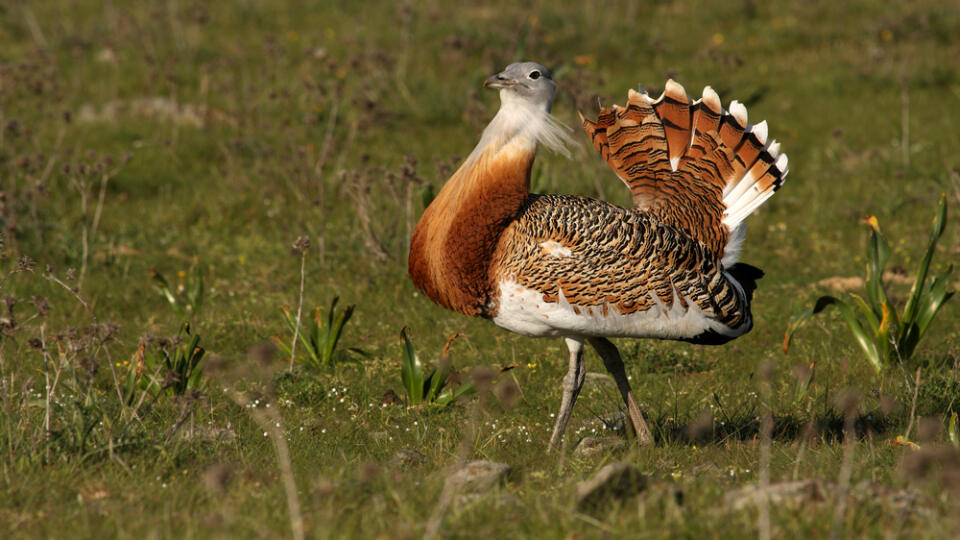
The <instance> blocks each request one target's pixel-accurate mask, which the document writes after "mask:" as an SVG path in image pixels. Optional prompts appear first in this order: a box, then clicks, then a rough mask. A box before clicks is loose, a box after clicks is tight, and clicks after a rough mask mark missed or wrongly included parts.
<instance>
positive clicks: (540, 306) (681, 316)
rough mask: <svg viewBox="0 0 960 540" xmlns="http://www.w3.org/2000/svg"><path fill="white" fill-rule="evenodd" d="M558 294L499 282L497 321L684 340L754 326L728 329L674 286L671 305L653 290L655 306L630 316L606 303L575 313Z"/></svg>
mask: <svg viewBox="0 0 960 540" xmlns="http://www.w3.org/2000/svg"><path fill="white" fill-rule="evenodd" d="M558 297H559V301H558V302H545V301H544V300H543V295H542V294H541V293H539V292H537V291H535V290H533V289H528V288H526V287H524V286H522V285H520V284H519V283H517V282H516V281H515V280H509V279H508V280H504V281H501V282H500V298H499V303H498V304H499V309H498V311H497V315H496V317H494V318H493V323H494V324H496V325H497V326H499V327H501V328H505V329H507V330H510V331H512V332H516V333H518V334H522V335H525V336H533V337H544V336H569V335H577V336H599V337H634V338H662V339H685V338H692V337H695V336H698V335H700V334H702V333H703V332H705V331H707V330H713V331H714V332H717V333H719V334H723V335H727V336H737V335H740V334H742V333H744V332H745V331H746V330H748V329H749V328H750V325H744V326H743V327H741V328H738V329H731V328H728V327H727V326H725V325H724V324H722V323H720V322H719V321H717V320H715V319H712V318H710V317H708V316H707V315H706V314H705V313H704V312H703V310H701V309H700V308H699V307H697V305H696V304H694V303H693V302H692V301H690V300H686V304H687V307H684V306H682V305H681V302H680V297H679V295H678V294H677V291H676V289H674V291H673V305H672V306H670V307H668V306H667V305H666V304H664V303H662V302H660V300H659V299H658V298H657V296H656V295H654V294H653V293H651V298H653V300H654V302H655V305H654V306H653V307H652V308H650V309H648V310H646V311H636V312H634V313H630V314H628V315H622V314H620V313H619V312H617V310H616V309H615V308H614V307H613V306H610V305H608V306H607V310H606V312H607V314H606V315H604V314H603V311H604V310H603V307H602V306H601V307H594V308H591V309H587V308H584V307H580V308H579V310H580V313H577V312H575V311H574V310H573V306H571V305H570V302H568V301H567V298H566V297H565V296H564V295H563V293H562V292H561V293H560V294H559V295H558Z"/></svg>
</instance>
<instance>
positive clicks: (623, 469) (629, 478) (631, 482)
mask: <svg viewBox="0 0 960 540" xmlns="http://www.w3.org/2000/svg"><path fill="white" fill-rule="evenodd" d="M646 488H647V477H646V476H644V475H643V473H641V472H640V469H638V468H637V467H636V466H635V465H632V464H630V463H623V462H616V463H611V464H609V465H607V466H605V467H603V468H602V469H600V470H599V471H597V474H595V475H594V476H593V478H591V479H590V480H586V481H584V482H579V483H577V492H576V496H575V499H574V501H575V503H574V504H575V507H576V508H577V510H580V511H583V512H594V511H597V510H600V509H601V508H602V507H603V506H604V505H607V504H610V503H614V502H623V501H626V500H628V499H630V498H631V497H634V496H636V495H638V494H640V492H642V491H643V490H645V489H646Z"/></svg>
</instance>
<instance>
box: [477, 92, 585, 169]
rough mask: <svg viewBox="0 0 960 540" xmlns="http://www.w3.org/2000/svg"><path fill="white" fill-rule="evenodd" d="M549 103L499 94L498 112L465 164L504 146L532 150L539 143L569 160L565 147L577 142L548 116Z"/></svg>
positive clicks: (556, 121)
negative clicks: (538, 102)
mask: <svg viewBox="0 0 960 540" xmlns="http://www.w3.org/2000/svg"><path fill="white" fill-rule="evenodd" d="M549 107H550V104H549V103H547V104H537V103H534V102H532V101H530V100H528V99H524V98H522V97H520V96H517V95H516V94H515V93H513V92H510V91H507V90H501V91H500V110H499V111H498V112H497V115H496V116H494V117H493V120H491V121H490V124H489V125H487V127H486V129H484V130H483V136H482V137H481V138H480V143H479V144H477V147H476V148H474V150H473V152H472V153H471V154H470V157H468V158H467V162H471V161H473V160H474V159H476V158H477V157H479V156H480V155H482V154H483V153H484V152H486V151H487V150H491V149H493V150H494V151H496V150H497V149H499V148H502V147H505V146H507V145H518V146H521V147H526V149H527V150H530V151H534V150H535V149H536V147H537V145H538V144H540V145H543V146H546V147H547V148H549V149H550V150H553V151H554V152H557V153H558V154H561V155H563V156H564V157H567V158H569V157H570V151H569V150H568V149H567V147H568V146H576V145H577V143H576V142H575V141H574V140H573V139H572V138H571V136H570V128H568V127H567V126H565V125H563V124H562V123H560V122H559V121H558V120H556V119H555V118H554V117H553V116H551V115H550V110H549Z"/></svg>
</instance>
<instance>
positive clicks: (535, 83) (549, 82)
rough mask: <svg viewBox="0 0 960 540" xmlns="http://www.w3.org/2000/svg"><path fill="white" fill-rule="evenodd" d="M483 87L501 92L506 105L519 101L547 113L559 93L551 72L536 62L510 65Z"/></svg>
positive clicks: (487, 81) (489, 79) (484, 83)
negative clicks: (515, 100) (554, 97)
mask: <svg viewBox="0 0 960 540" xmlns="http://www.w3.org/2000/svg"><path fill="white" fill-rule="evenodd" d="M483 86H485V87H487V88H494V89H497V90H500V101H502V102H504V103H506V102H508V101H512V100H514V99H519V100H522V101H523V102H526V103H529V104H532V105H535V106H537V107H538V108H541V109H543V110H545V111H547V112H550V107H551V106H552V105H553V96H554V95H555V94H556V93H557V83H555V82H553V78H552V77H551V76H550V70H548V69H547V68H545V67H543V66H541V65H540V64H538V63H536V62H515V63H513V64H510V65H509V66H507V69H505V70H503V71H501V72H500V73H497V74H496V75H491V76H490V78H488V79H487V80H486V81H484V82H483Z"/></svg>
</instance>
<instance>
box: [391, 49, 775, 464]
mask: <svg viewBox="0 0 960 540" xmlns="http://www.w3.org/2000/svg"><path fill="white" fill-rule="evenodd" d="M484 86H486V87H489V88H494V89H498V90H499V91H500V102H501V106H500V111H499V112H498V113H497V115H496V116H495V117H494V118H493V120H492V121H491V122H490V124H489V125H488V126H487V128H486V129H485V130H484V131H483V136H482V137H481V139H480V143H479V144H478V145H477V147H476V148H475V149H474V150H473V152H472V153H471V154H470V156H469V157H468V158H467V159H466V161H465V162H464V163H463V165H461V166H460V168H459V169H458V170H457V172H456V173H454V174H453V176H452V177H451V178H450V179H449V180H448V181H447V183H446V184H445V185H444V186H443V189H441V190H440V193H439V194H438V195H437V196H436V198H435V199H434V200H433V202H432V203H431V204H430V206H429V207H428V208H427V209H426V211H425V212H424V213H423V217H421V218H420V222H419V223H418V224H417V227H416V230H415V231H414V233H413V239H412V241H411V245H410V259H409V272H410V277H411V278H412V279H413V282H414V284H415V285H416V286H417V288H419V289H420V290H421V291H423V292H424V293H425V294H426V295H427V296H428V297H429V298H430V299H431V300H433V301H434V302H436V303H438V304H440V305H442V306H444V307H446V308H448V309H451V310H454V311H457V312H460V313H463V314H465V315H471V316H479V317H484V318H487V319H490V320H491V321H493V323H494V324H496V325H497V326H500V327H502V328H506V329H507V330H511V331H513V332H517V333H519V334H523V335H526V336H558V337H562V338H564V341H565V342H566V344H567V347H568V348H569V350H570V358H569V369H568V371H567V374H566V376H565V377H564V378H563V398H562V401H561V405H560V412H559V414H558V415H557V421H556V425H555V426H554V429H553V435H552V436H551V437H550V448H554V447H555V446H556V445H557V444H558V443H559V442H560V440H561V438H562V437H563V433H564V430H565V429H566V426H567V422H568V421H569V419H570V412H571V410H572V409H573V404H574V401H575V400H576V398H577V395H578V394H579V392H580V388H581V387H582V386H583V381H584V375H585V371H584V365H583V342H584V341H585V340H586V341H589V342H590V344H591V345H593V347H594V348H595V349H596V351H597V352H598V353H599V354H600V357H601V358H602V359H603V363H604V365H605V366H606V368H607V370H608V371H609V372H610V374H611V375H612V376H613V378H614V380H615V381H616V383H617V386H618V388H619V390H620V393H621V394H622V396H623V399H624V402H625V403H626V407H627V413H628V415H629V417H630V421H631V423H632V425H633V428H634V431H635V432H636V434H637V440H638V442H639V443H640V444H647V443H649V442H651V441H652V436H651V434H650V430H649V428H648V427H647V424H646V422H645V421H644V418H643V414H642V413H641V412H640V409H639V407H638V406H637V403H636V400H635V399H634V397H633V392H632V390H631V388H630V383H629V382H628V380H627V376H626V373H625V372H624V367H623V362H622V360H621V358H620V354H619V352H618V351H617V348H616V346H615V345H614V344H613V343H611V342H610V341H609V340H608V339H607V338H609V337H634V338H659V339H673V340H683V341H692V342H695V343H703V344H718V343H724V342H726V341H729V340H731V339H733V338H735V337H737V336H740V335H743V334H744V333H746V332H748V331H749V330H750V328H751V327H752V326H753V321H752V318H751V315H750V299H751V293H752V291H753V289H754V287H755V280H756V279H757V278H758V277H759V276H761V275H762V273H761V272H760V271H759V270H757V269H756V268H753V267H750V266H747V265H744V264H738V263H737V259H738V257H739V254H740V250H741V247H742V245H743V239H744V234H745V232H746V229H745V227H744V225H743V224H742V221H743V220H744V218H746V217H747V216H748V215H749V214H750V213H751V212H753V211H754V210H755V209H756V208H757V207H758V206H760V205H761V204H762V203H763V202H764V201H766V200H767V199H768V198H769V197H770V196H771V195H773V193H774V192H775V191H776V190H777V189H778V188H779V187H780V185H781V184H782V183H783V180H784V178H785V177H786V174H787V156H786V155H785V154H780V153H779V147H780V145H779V144H778V143H776V142H774V141H768V140H767V125H766V123H765V122H760V123H759V124H755V125H751V124H749V123H748V122H747V111H746V108H745V107H744V106H743V105H742V104H740V103H738V102H736V101H734V102H732V103H731V104H730V108H729V111H728V110H724V109H723V107H722V106H721V104H720V98H719V97H718V96H717V94H716V92H714V91H713V90H712V89H711V88H710V87H706V88H704V90H703V97H702V98H701V99H699V100H697V101H696V102H693V101H691V100H690V99H689V98H688V97H687V94H686V92H685V91H684V89H683V87H681V86H680V85H679V84H677V83H675V82H673V81H667V84H666V88H665V90H664V92H663V95H662V96H660V97H659V98H658V99H656V100H654V99H651V98H650V97H648V96H647V95H646V94H645V93H643V92H635V91H633V90H631V91H630V92H629V95H628V101H627V105H626V107H619V106H614V107H613V108H612V110H608V109H603V110H601V111H600V115H599V118H598V120H597V121H596V122H591V121H589V120H585V119H583V116H582V115H581V117H580V118H581V120H582V121H583V126H584V128H585V129H586V131H587V134H588V135H589V136H590V138H591V139H592V141H593V144H594V146H596V148H597V150H599V151H600V154H601V155H602V156H603V158H604V159H605V160H606V161H607V163H608V164H609V165H610V167H612V168H613V170H614V172H615V173H616V174H617V176H618V177H619V178H620V179H621V180H623V182H624V183H625V184H626V185H627V187H628V188H629V189H630V192H631V194H632V195H633V203H634V207H633V208H629V209H627V208H621V207H618V206H615V205H612V204H609V203H606V202H604V201H598V200H595V199H590V198H587V197H576V196H566V195H537V194H532V193H530V170H531V167H532V165H533V160H534V157H535V155H536V151H537V146H538V145H541V144H542V145H544V146H546V147H548V148H551V149H553V150H557V151H560V152H564V153H565V152H566V150H565V148H566V147H565V144H566V143H569V142H570V141H569V137H568V135H567V132H566V131H565V129H564V128H563V127H562V126H561V125H560V124H558V123H557V122H556V121H555V120H554V119H553V117H552V116H551V115H550V107H551V105H552V103H553V98H554V94H555V93H556V88H557V85H556V83H554V81H553V80H552V79H551V76H550V72H549V71H547V69H546V68H544V67H543V66H541V65H539V64H536V63H534V62H522V63H515V64H511V65H509V66H507V69H505V70H504V71H503V72H501V73H498V74H496V75H493V76H492V77H490V78H489V79H487V80H486V81H485V82H484Z"/></svg>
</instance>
